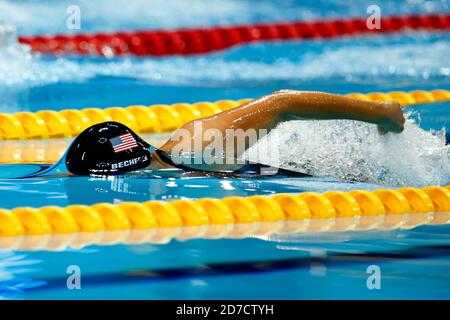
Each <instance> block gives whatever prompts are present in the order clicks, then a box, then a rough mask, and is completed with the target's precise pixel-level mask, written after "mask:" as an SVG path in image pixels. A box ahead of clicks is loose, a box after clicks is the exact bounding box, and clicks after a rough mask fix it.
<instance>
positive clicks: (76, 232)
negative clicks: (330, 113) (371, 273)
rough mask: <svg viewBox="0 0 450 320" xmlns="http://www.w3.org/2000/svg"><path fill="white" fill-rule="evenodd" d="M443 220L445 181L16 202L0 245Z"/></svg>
mask: <svg viewBox="0 0 450 320" xmlns="http://www.w3.org/2000/svg"><path fill="white" fill-rule="evenodd" d="M448 223H450V186H446V187H438V186H429V187H425V188H400V189H396V190H393V189H392V190H391V189H380V190H375V191H366V190H353V191H347V192H342V191H329V192H325V193H315V192H304V193H300V194H276V195H274V196H259V195H258V196H251V197H237V196H233V197H226V198H223V199H213V198H203V199H198V200H174V201H170V202H163V201H148V202H144V203H137V202H123V203H120V204H110V203H98V204H95V205H92V206H85V205H70V206H68V207H57V206H46V207H41V208H31V207H20V208H15V209H12V210H6V209H0V240H1V241H0V247H8V246H9V244H11V243H16V244H17V241H16V240H15V238H17V237H31V239H33V238H34V237H35V236H50V235H54V236H55V238H54V241H53V242H52V243H53V245H55V246H56V247H59V246H60V245H61V243H55V241H57V239H58V236H60V235H66V236H65V237H61V239H66V240H67V239H69V240H70V239H72V240H73V239H77V240H76V241H78V243H84V244H83V245H87V244H95V243H117V241H116V240H117V239H116V240H113V239H114V232H118V231H120V232H124V231H126V233H125V235H124V234H123V233H121V234H122V236H123V237H124V238H123V237H122V236H121V237H122V238H120V239H121V240H120V241H122V242H125V243H127V242H131V243H136V242H140V241H143V242H145V241H154V242H158V241H159V240H161V239H162V238H164V239H165V240H164V241H165V242H167V241H168V240H170V239H171V238H174V237H176V238H177V239H190V238H220V237H238V238H239V237H246V236H250V235H252V236H263V235H268V234H285V233H301V232H330V231H333V232H337V231H348V230H373V229H386V230H387V229H396V228H413V227H416V226H418V225H424V224H448ZM111 232H112V233H111ZM111 234H112V236H111ZM67 235H69V236H67ZM167 235H169V236H167ZM111 237H112V238H111ZM161 237H162V238H161ZM149 238H151V240H150V239H149ZM55 239H56V240H55ZM83 239H84V240H83ZM86 239H87V240H86ZM108 239H109V240H108ZM158 239H159V240H158ZM72 240H71V241H72ZM73 241H75V240H73ZM108 241H109V242H108ZM161 241H163V240H161ZM164 241H163V242H164ZM33 243H34V242H33ZM65 245H67V244H66V243H64V246H65Z"/></svg>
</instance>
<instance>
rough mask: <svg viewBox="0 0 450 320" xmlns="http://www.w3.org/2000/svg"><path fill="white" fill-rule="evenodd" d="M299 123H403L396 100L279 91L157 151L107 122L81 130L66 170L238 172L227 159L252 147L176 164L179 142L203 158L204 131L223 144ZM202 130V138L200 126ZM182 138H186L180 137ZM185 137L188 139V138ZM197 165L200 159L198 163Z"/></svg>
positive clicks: (385, 128)
mask: <svg viewBox="0 0 450 320" xmlns="http://www.w3.org/2000/svg"><path fill="white" fill-rule="evenodd" d="M299 119H305V120H307V119H310V120H331V119H348V120H355V121H364V122H368V123H372V124H375V125H377V126H378V128H379V131H380V133H381V134H383V133H386V132H394V133H399V132H401V131H402V130H403V126H404V123H405V118H404V116H403V113H402V110H401V108H400V105H399V104H398V103H397V102H395V101H386V102H374V101H362V100H357V99H352V98H348V97H345V96H341V95H335V94H328V93H322V92H308V91H295V90H281V91H277V92H274V93H271V94H269V95H265V96H263V97H260V98H258V99H256V100H253V101H250V102H248V103H245V104H243V105H240V106H238V107H236V108H233V109H230V110H226V111H223V112H220V113H218V114H215V115H212V116H209V117H205V118H202V119H199V120H193V121H191V122H188V123H186V124H185V125H184V126H182V127H181V128H180V129H177V130H175V131H174V132H173V133H172V135H171V137H170V138H169V140H168V141H167V142H165V143H164V144H163V145H162V146H161V147H159V148H154V147H153V146H151V145H149V144H148V143H146V142H145V141H144V140H143V139H141V138H140V137H139V136H138V135H136V133H134V132H133V131H132V130H131V129H129V128H128V127H126V126H125V125H123V124H120V123H117V122H105V123H100V124H96V125H93V126H92V127H90V128H88V129H86V130H85V131H83V132H82V133H81V134H80V135H79V136H78V137H77V138H76V139H75V140H74V142H73V143H72V145H71V146H70V148H69V150H68V152H67V154H66V158H65V161H66V166H67V169H68V171H69V172H71V173H73V174H76V175H109V174H120V173H125V172H130V171H134V170H139V169H144V168H149V169H161V168H167V167H171V166H172V167H173V166H174V167H178V168H181V169H184V170H188V171H189V170H190V171H193V170H194V171H198V170H200V171H212V172H239V170H241V169H242V168H243V167H245V166H246V165H248V163H247V164H242V163H241V164H238V163H236V161H227V160H229V159H237V158H239V157H240V156H241V155H242V154H243V152H245V151H246V150H247V149H248V148H250V147H251V143H246V145H245V146H244V147H242V148H239V147H238V146H236V147H235V148H233V149H231V150H227V151H225V150H224V152H222V153H220V154H218V155H216V157H221V158H222V159H220V160H223V161H216V163H217V164H206V163H205V161H203V160H202V159H200V161H186V162H182V163H180V162H179V161H174V155H175V153H174V150H177V153H176V154H179V146H180V137H186V136H187V137H188V138H185V139H188V140H189V141H183V145H184V146H187V150H186V148H185V149H183V150H182V153H183V154H188V155H189V157H191V156H195V155H198V154H200V155H202V154H203V151H204V150H205V148H208V145H209V144H210V143H211V141H209V140H208V141H205V139H203V132H205V131H206V130H208V129H210V130H213V131H215V132H217V133H218V134H219V135H218V136H220V137H222V138H223V139H224V141H222V142H224V143H225V140H226V139H227V134H229V133H228V132H230V131H228V130H241V131H246V130H248V129H253V130H256V131H258V130H260V129H264V130H265V131H266V132H267V133H269V132H270V131H271V130H272V129H274V128H275V127H276V126H277V125H278V124H280V123H282V122H285V121H290V120H299ZM198 125H201V127H202V131H201V132H200V133H199V132H198V130H196V126H198ZM180 133H183V134H180ZM186 133H187V135H186ZM197 160H198V159H197ZM194 163H195V164H194Z"/></svg>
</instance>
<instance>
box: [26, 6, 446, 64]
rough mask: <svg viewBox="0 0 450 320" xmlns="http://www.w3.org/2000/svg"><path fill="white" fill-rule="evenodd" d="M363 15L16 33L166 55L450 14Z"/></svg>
mask: <svg viewBox="0 0 450 320" xmlns="http://www.w3.org/2000/svg"><path fill="white" fill-rule="evenodd" d="M366 19H367V18H366V17H363V18H346V19H333V20H318V21H295V22H281V23H266V24H252V25H237V26H225V27H210V28H191V29H180V30H150V31H136V32H117V33H97V34H82V33H80V34H76V35H55V36H20V37H19V42H21V43H23V44H27V45H29V46H30V47H31V49H32V50H33V51H35V52H41V53H45V54H58V55H60V54H82V55H101V56H106V57H113V56H118V55H124V54H133V55H137V56H147V55H152V56H166V55H192V54H202V53H207V52H211V51H218V50H223V49H225V48H229V47H232V46H235V45H242V44H246V43H251V42H259V41H283V40H292V39H322V38H325V39H329V38H336V37H341V36H349V35H357V34H379V33H393V32H398V31H401V30H404V29H412V30H419V29H424V30H448V29H450V14H428V15H405V16H391V17H382V18H381V29H369V28H368V27H367V22H366Z"/></svg>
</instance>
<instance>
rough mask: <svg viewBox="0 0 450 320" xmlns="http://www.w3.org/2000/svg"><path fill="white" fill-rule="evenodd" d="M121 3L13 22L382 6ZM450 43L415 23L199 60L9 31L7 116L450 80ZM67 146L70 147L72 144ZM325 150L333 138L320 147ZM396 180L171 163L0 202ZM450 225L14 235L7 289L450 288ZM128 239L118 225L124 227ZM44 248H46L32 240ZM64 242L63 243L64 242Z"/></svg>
mask: <svg viewBox="0 0 450 320" xmlns="http://www.w3.org/2000/svg"><path fill="white" fill-rule="evenodd" d="M119 2H120V1H117V5H116V2H114V5H108V4H107V3H106V1H95V2H94V3H91V2H90V1H82V0H79V1H56V0H55V1H31V0H27V1H2V2H0V21H2V20H4V21H5V22H6V24H7V25H9V26H14V27H15V28H16V29H17V33H18V34H21V35H31V34H45V33H49V34H56V33H59V32H61V33H72V32H73V31H71V30H69V31H68V30H67V29H66V27H65V18H66V15H65V9H66V7H67V5H68V4H69V3H70V4H74V3H75V4H78V5H79V6H80V7H81V9H82V12H83V16H84V18H83V20H82V21H83V25H82V31H83V32H97V31H117V30H125V29H126V30H137V29H146V28H148V29H150V28H153V29H155V28H166V27H167V28H176V27H186V26H205V25H219V24H220V25H222V24H226V25H233V24H237V23H255V22H270V21H280V20H288V21H290V20H297V19H319V18H335V17H348V16H365V15H366V8H367V6H368V5H369V4H371V2H370V1H358V2H357V3H351V2H348V1H343V0H341V1H338V0H335V1H281V2H280V3H279V4H278V3H277V4H276V5H275V4H274V3H273V2H272V1H251V0H245V1H233V0H229V1H225V0H219V1H213V2H211V3H210V2H208V4H206V3H205V2H203V1H197V0H195V1H189V4H187V3H188V2H186V1H181V0H172V1H168V0H165V1H154V2H152V3H153V4H152V6H151V8H150V7H149V5H148V3H147V1H140V0H134V1H130V0H128V1H126V4H127V5H120V4H119ZM108 3H109V2H108ZM124 3H125V2H124ZM380 6H381V8H382V12H383V14H386V15H392V14H409V13H429V12H441V13H443V12H449V7H448V3H446V2H442V1H392V0H389V1H383V2H382V3H381V4H380ZM100 8H101V10H100ZM105 8H107V11H104V9H105ZM143 8H145V9H143ZM105 10H106V9H105ZM119 10H120V11H119ZM123 10H125V11H123ZM100 12H102V15H100V14H99V13H100ZM37 16H46V17H48V19H37V18H36V17H37ZM105 17H107V18H105ZM449 40H450V35H449V34H448V33H447V32H432V33H430V32H412V31H408V32H402V33H397V34H391V35H377V36H357V37H352V38H337V39H333V40H315V41H311V40H308V41H287V42H273V43H272V42H266V43H256V44H249V45H244V46H239V47H234V48H230V49H228V50H225V51H222V52H217V53H212V54H207V55H201V56H191V57H164V58H152V57H145V58H137V57H117V58H110V59H105V58H98V57H77V56H70V57H64V58H55V57H48V56H38V55H35V54H30V53H29V52H28V51H27V49H26V48H24V47H23V46H20V45H18V44H17V43H16V42H15V41H14V39H9V40H8V41H7V43H6V44H5V45H3V47H2V46H1V42H0V96H1V97H2V99H0V112H16V111H22V110H27V111H37V110H41V109H55V110H61V109H65V108H78V109H80V108H85V107H102V108H103V107H110V106H128V105H133V104H145V105H150V104H156V103H176V102H196V101H215V100H219V99H242V98H247V97H257V96H260V95H263V94H266V93H269V92H271V91H275V90H279V89H283V88H289V89H300V90H318V91H327V92H333V93H349V92H373V91H395V90H401V91H409V90H418V89H421V90H431V89H447V90H448V89H450V64H449V60H448V53H449V52H450V41H449ZM449 107H450V104H449V103H448V102H443V103H433V104H425V105H420V106H414V107H410V108H409V109H408V114H410V115H409V117H410V118H411V119H414V120H415V123H416V125H419V126H420V127H421V128H423V129H424V130H427V131H429V130H434V131H439V130H441V129H443V128H449V127H450V124H449V123H448V122H449V121H450V111H449ZM146 138H148V139H163V137H155V136H153V137H146ZM421 138H423V136H421V135H414V134H411V135H410V136H407V138H405V139H409V140H407V141H406V142H407V143H411V142H415V140H414V139H416V143H417V145H420V141H419V139H421ZM406 142H405V143H406ZM7 143H8V142H5V141H2V142H0V153H1V152H7V151H5V150H9V149H8V148H7V147H6V146H7ZM30 143H31V142H30ZM61 143H63V145H67V144H68V143H69V141H62V142H61ZM316 148H317V151H318V152H319V151H320V150H321V148H320V146H319V145H317V146H316ZM445 148H446V147H444V146H441V147H440V149H439V150H438V151H439V152H440V153H439V154H445V153H446V152H447V149H445ZM2 149H3V150H2ZM342 150H345V148H344V146H342ZM418 152H419V151H418ZM447 154H448V153H447ZM339 155H340V156H345V154H344V153H342V154H339ZM378 156H379V161H380V163H381V162H383V161H384V160H386V159H389V158H393V159H394V160H395V161H396V162H397V163H398V164H396V165H395V166H391V167H390V169H391V170H393V169H398V170H405V171H407V172H410V174H409V176H408V177H404V178H405V179H404V181H407V182H408V183H411V184H412V185H413V186H421V185H423V184H441V185H444V184H446V183H447V182H448V181H449V180H450V171H448V169H449V166H448V165H447V164H446V163H441V162H442V161H439V159H437V160H436V159H433V158H432V157H430V156H429V157H428V158H427V157H425V155H424V157H425V158H423V157H422V158H423V159H425V160H423V161H422V162H419V161H416V160H417V159H418V156H417V157H415V156H414V155H407V156H405V155H402V154H386V155H383V154H381V155H378ZM422 158H421V159H422ZM342 159H345V158H342V157H341V158H340V160H342ZM366 160H367V159H366ZM375 160H377V159H375ZM375 160H373V159H372V161H375ZM433 161H434V162H433ZM375 162H376V161H375ZM424 162H428V163H431V165H432V166H433V167H434V168H439V170H436V172H433V174H431V173H430V174H429V175H428V176H425V175H423V174H421V172H423V170H425V169H424V168H419V167H418V166H419V165H420V164H423V163H424ZM386 163H388V162H386ZM411 164H413V165H411ZM386 165H387V164H386ZM438 165H439V166H438ZM21 168H22V169H20V170H28V169H25V167H23V166H22V167H21ZM27 168H30V167H27ZM2 170H3V172H6V171H5V170H10V169H7V167H5V166H4V165H0V177H1V172H2ZM421 170H422V171H421ZM406 178H407V179H406ZM430 180H431V181H430ZM387 181H392V180H387ZM386 186H388V187H396V186H398V185H395V184H389V183H387V182H386V181H382V180H373V181H363V182H349V181H345V180H344V179H340V178H339V176H338V175H336V176H333V172H331V175H330V176H327V177H304V176H299V175H279V176H272V177H255V176H243V177H229V176H214V175H213V176H211V175H202V174H186V173H183V172H181V171H179V170H172V171H165V172H148V171H143V172H138V173H135V174H128V175H123V176H114V177H105V178H99V177H67V176H55V177H36V178H31V179H2V178H0V208H8V209H10V208H15V207H18V206H32V207H40V206H44V205H57V206H67V205H69V204H95V203H98V202H108V203H118V202H121V201H138V202H143V201H148V200H172V199H197V198H203V197H216V198H223V197H226V196H232V195H233V196H250V195H270V194H274V193H298V192H303V191H318V192H322V191H328V190H352V189H365V190H374V189H377V188H383V187H386ZM449 234H450V226H448V225H441V226H437V225H436V226H421V227H417V228H413V229H399V230H372V231H347V232H322V233H305V234H298V235H289V236H287V235H284V236H276V235H271V236H261V235H257V234H255V235H253V236H248V237H244V238H240V237H236V238H234V239H203V238H198V239H189V240H187V239H183V238H182V237H180V236H178V238H177V237H175V239H172V240H171V241H168V242H166V243H164V241H163V243H159V244H157V243H153V242H151V241H149V242H148V243H141V244H123V241H114V240H111V243H110V244H109V245H89V246H86V247H82V248H79V249H76V248H69V247H65V246H64V245H61V246H60V247H58V245H57V242H58V241H59V242H61V243H63V242H62V240H61V239H59V240H58V239H53V238H39V239H38V238H36V239H28V240H26V241H28V242H29V243H28V246H25V245H23V243H22V244H20V243H19V244H16V245H15V247H16V248H22V249H18V250H12V249H2V250H0V298H5V299H54V298H62V299H101V298H109V299H221V298H236V299H253V298H255V299H272V298H273V299H283V298H285V299H318V298H325V299H342V298H352V299H391V298H392V299H404V298H413V299H444V298H447V299H448V298H450V276H449V275H448V272H447V270H448V267H449V264H450V247H449V241H448V239H449ZM128 236H129V235H126V234H124V235H120V234H119V235H114V236H112V239H116V240H117V239H122V240H123V239H127V237H128ZM71 241H73V239H72V240H71ZM115 242H116V244H115ZM117 242H121V243H117ZM3 244H4V242H0V245H3ZM32 244H34V245H35V248H40V247H41V248H47V249H41V250H36V249H30V248H31V247H33V246H32ZM52 246H53V247H56V249H53V250H50V249H49V248H51V247H52ZM12 247H14V246H11V245H9V246H8V245H5V248H12ZM24 248H28V249H24ZM72 265H75V266H78V267H79V268H80V270H81V274H82V278H81V279H82V280H81V284H82V289H81V290H68V288H67V284H66V282H67V278H68V276H69V274H68V272H67V268H68V267H69V266H72ZM373 265H375V266H377V267H379V269H380V270H381V275H382V277H381V289H379V290H370V289H368V286H367V281H368V277H369V276H370V272H368V268H369V266H373ZM237 287H239V290H236V288H237Z"/></svg>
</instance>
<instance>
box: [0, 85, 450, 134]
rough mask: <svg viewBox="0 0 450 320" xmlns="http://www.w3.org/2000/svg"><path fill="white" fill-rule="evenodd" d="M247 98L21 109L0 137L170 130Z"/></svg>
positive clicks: (403, 96)
mask: <svg viewBox="0 0 450 320" xmlns="http://www.w3.org/2000/svg"><path fill="white" fill-rule="evenodd" d="M347 96H349V97H352V98H356V99H361V100H372V101H386V100H395V101H398V102H399V103H400V104H401V105H402V106H409V105H413V104H422V103H431V102H442V101H449V100H450V91H448V90H430V91H424V90H415V91H410V92H404V91H393V92H387V93H382V92H372V93H367V94H362V93H349V94H347ZM251 100H252V99H242V100H219V101H216V102H196V103H175V104H171V105H166V104H156V105H151V106H144V105H135V106H128V107H110V108H105V109H100V108H86V109H81V110H76V109H66V110H61V111H55V110H41V111H38V112H25V111H23V112H17V113H14V114H8V113H0V139H4V140H14V139H15V140H23V139H47V138H70V137H74V136H76V135H78V134H79V133H80V132H81V131H83V130H84V129H86V128H87V127H89V126H91V125H93V124H96V123H99V122H104V121H110V120H113V121H117V122H121V123H123V124H125V125H127V126H128V127H130V128H132V129H133V130H134V131H135V132H138V133H155V132H170V131H173V130H175V129H176V128H179V127H181V126H182V125H183V124H185V123H187V122H189V121H191V120H195V119H199V118H202V117H206V116H209V115H212V114H216V113H219V112H222V111H224V110H227V109H231V108H235V107H237V106H239V105H241V104H243V103H245V102H249V101H251Z"/></svg>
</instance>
